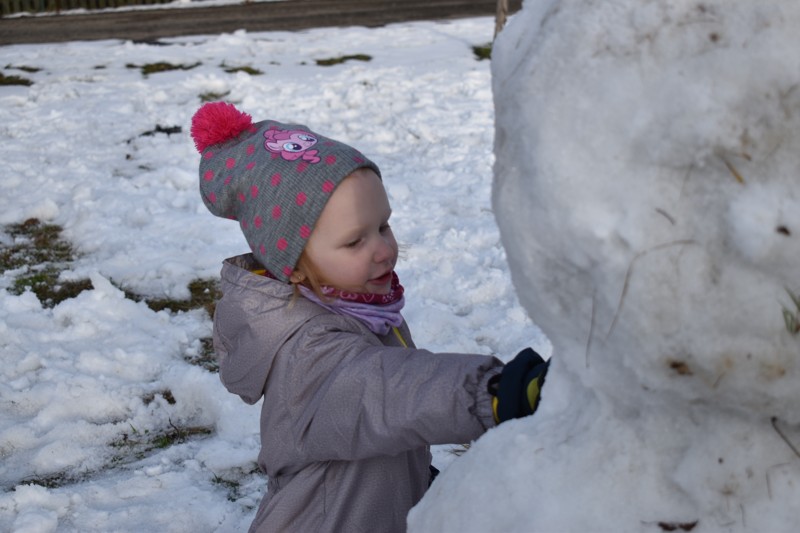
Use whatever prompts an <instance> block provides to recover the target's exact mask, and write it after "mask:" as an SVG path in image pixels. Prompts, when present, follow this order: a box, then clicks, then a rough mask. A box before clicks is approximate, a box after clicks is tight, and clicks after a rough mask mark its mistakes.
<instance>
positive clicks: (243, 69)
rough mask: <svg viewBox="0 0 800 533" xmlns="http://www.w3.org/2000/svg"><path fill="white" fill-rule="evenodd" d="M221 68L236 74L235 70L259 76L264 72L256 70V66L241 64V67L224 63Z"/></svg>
mask: <svg viewBox="0 0 800 533" xmlns="http://www.w3.org/2000/svg"><path fill="white" fill-rule="evenodd" d="M222 69H223V70H224V71H225V72H227V73H228V74H236V73H237V72H244V73H245V74H250V75H251V76H260V75H261V74H264V73H263V72H262V71H260V70H258V69H257V68H253V67H248V66H243V67H226V66H225V65H223V66H222Z"/></svg>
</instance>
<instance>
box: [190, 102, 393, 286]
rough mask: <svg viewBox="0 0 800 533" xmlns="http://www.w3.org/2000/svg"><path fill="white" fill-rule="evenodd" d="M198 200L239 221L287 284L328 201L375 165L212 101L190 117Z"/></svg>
mask: <svg viewBox="0 0 800 533" xmlns="http://www.w3.org/2000/svg"><path fill="white" fill-rule="evenodd" d="M191 132H192V138H193V139H194V143H195V146H196V147H197V150H198V151H199V152H200V153H201V154H202V158H201V160H200V195H201V196H202V198H203V203H205V205H206V207H207V208H208V209H209V211H211V212H212V213H213V214H215V215H216V216H219V217H224V218H229V219H232V220H236V221H238V222H239V226H240V227H241V228H242V232H243V233H244V236H245V238H246V239H247V242H248V243H249V244H250V248H251V249H252V251H253V255H255V257H256V259H258V261H259V262H260V263H261V264H262V265H263V266H264V267H265V268H266V269H267V270H268V271H269V272H270V273H271V274H272V275H273V276H274V277H276V278H277V279H279V280H280V281H283V282H286V283H288V282H289V276H290V275H291V274H292V272H293V270H294V267H295V265H296V264H297V261H298V259H299V258H300V254H301V253H302V252H303V248H304V247H305V245H306V242H307V240H308V237H309V235H311V231H312V230H313V229H314V224H315V223H316V221H317V219H318V218H319V216H320V214H321V213H322V209H323V208H324V207H325V204H326V203H327V202H328V199H329V198H330V197H331V194H332V193H333V191H334V190H335V189H336V187H337V186H338V185H339V183H341V182H342V180H343V179H344V178H346V177H347V176H348V175H350V174H351V173H352V172H353V171H355V170H357V169H359V168H363V167H366V168H370V169H372V170H373V171H375V173H376V174H378V176H379V177H380V175H381V174H380V170H379V169H378V167H377V165H375V163H373V162H372V161H370V160H368V159H367V158H366V157H364V156H363V155H362V154H361V153H360V152H359V151H358V150H356V149H354V148H352V147H350V146H348V145H346V144H343V143H341V142H338V141H335V140H333V139H329V138H327V137H323V136H322V135H319V134H317V133H315V132H313V131H311V130H310V129H308V128H307V127H306V126H303V125H300V124H281V123H280V122H275V121H272V120H265V121H263V122H257V123H255V124H253V122H252V119H251V117H250V115H248V114H246V113H242V112H241V111H239V110H238V109H236V108H235V107H234V106H233V105H232V104H228V103H224V102H212V103H209V104H205V105H204V106H202V107H201V108H200V109H199V110H198V111H197V112H196V113H195V115H194V117H192V130H191Z"/></svg>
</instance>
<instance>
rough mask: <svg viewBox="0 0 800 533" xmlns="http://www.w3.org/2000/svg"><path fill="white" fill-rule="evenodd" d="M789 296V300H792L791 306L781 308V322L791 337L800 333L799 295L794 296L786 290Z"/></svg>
mask: <svg viewBox="0 0 800 533" xmlns="http://www.w3.org/2000/svg"><path fill="white" fill-rule="evenodd" d="M786 292H787V293H788V294H789V299H790V300H792V306H793V307H794V308H792V306H788V307H787V306H785V305H784V306H783V322H784V324H785V325H786V331H788V332H789V333H791V334H792V335H797V334H798V333H800V295H797V294H795V293H794V292H792V291H791V290H789V289H786Z"/></svg>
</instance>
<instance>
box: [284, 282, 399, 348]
mask: <svg viewBox="0 0 800 533" xmlns="http://www.w3.org/2000/svg"><path fill="white" fill-rule="evenodd" d="M298 287H300V294H302V295H303V296H304V297H306V298H307V299H308V300H311V301H312V302H314V303H315V304H317V305H319V306H321V307H323V308H325V309H327V310H328V311H331V312H332V313H336V314H339V315H347V316H352V317H354V318H357V319H358V320H360V321H361V322H363V323H364V324H365V325H366V326H367V327H368V328H369V330H370V331H372V332H373V333H375V334H376V335H386V334H387V333H389V331H390V330H391V329H392V327H398V326H400V325H401V324H402V323H403V315H401V314H400V311H401V310H402V309H403V306H404V305H405V303H406V301H405V298H404V297H403V292H404V289H403V286H402V285H400V278H398V277H397V274H396V273H395V272H392V286H391V289H390V290H389V292H388V293H387V294H372V293H360V292H347V291H340V290H339V289H336V288H334V287H328V286H323V287H322V294H323V295H324V296H325V299H324V300H322V299H320V298H319V297H318V296H317V295H316V294H314V291H312V290H311V289H309V288H308V287H305V286H303V285H298Z"/></svg>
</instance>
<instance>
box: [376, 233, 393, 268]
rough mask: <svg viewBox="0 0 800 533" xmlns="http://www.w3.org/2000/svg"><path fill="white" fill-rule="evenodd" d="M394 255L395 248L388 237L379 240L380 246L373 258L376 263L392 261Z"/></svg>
mask: <svg viewBox="0 0 800 533" xmlns="http://www.w3.org/2000/svg"><path fill="white" fill-rule="evenodd" d="M393 254H394V246H393V244H392V242H391V241H390V239H388V238H386V237H381V238H380V239H378V245H377V248H376V249H375V254H374V256H373V259H374V261H375V262H376V263H383V262H384V261H388V260H389V259H391V258H392V255H393Z"/></svg>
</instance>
